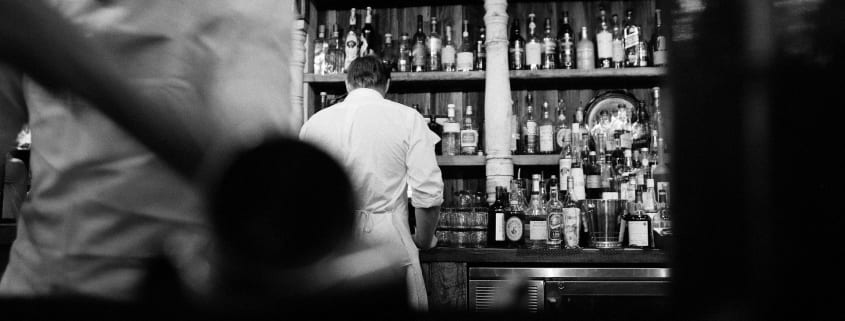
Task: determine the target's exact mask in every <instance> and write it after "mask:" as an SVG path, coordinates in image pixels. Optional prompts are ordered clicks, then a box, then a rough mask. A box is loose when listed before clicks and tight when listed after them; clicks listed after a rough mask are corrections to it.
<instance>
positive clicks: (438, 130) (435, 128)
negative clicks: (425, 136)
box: [425, 106, 443, 155]
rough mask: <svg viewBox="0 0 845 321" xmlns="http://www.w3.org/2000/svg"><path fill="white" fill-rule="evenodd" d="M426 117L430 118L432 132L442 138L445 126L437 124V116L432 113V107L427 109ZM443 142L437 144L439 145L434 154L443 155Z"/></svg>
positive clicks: (436, 145) (435, 146)
mask: <svg viewBox="0 0 845 321" xmlns="http://www.w3.org/2000/svg"><path fill="white" fill-rule="evenodd" d="M425 115H426V116H427V117H428V129H431V131H432V132H434V133H435V134H436V135H437V137H442V136H443V125H440V124H438V123H437V116H436V115H435V114H434V113H433V112H431V107H429V106H426V107H425ZM442 141H443V140H442V139H441V140H440V141H438V142H437V144H435V145H434V152H435V154H437V155H441V154H442V150H441V148H442V146H441V144H442Z"/></svg>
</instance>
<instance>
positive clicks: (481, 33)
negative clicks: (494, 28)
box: [475, 26, 487, 70]
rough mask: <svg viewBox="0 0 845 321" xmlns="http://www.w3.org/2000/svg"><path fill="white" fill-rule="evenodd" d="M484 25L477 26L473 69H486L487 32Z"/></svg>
mask: <svg viewBox="0 0 845 321" xmlns="http://www.w3.org/2000/svg"><path fill="white" fill-rule="evenodd" d="M485 32H486V31H485V29H484V26H480V27H478V40H476V42H475V53H476V54H475V70H485V69H487V48H486V47H485V46H487V34H486V33H485Z"/></svg>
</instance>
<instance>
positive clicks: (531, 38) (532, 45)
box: [525, 13, 543, 70]
mask: <svg viewBox="0 0 845 321" xmlns="http://www.w3.org/2000/svg"><path fill="white" fill-rule="evenodd" d="M536 30H537V24H536V23H535V22H534V13H529V14H528V41H526V43H525V66H526V68H527V69H529V70H538V69H540V65H541V64H542V63H543V60H542V57H543V45H542V44H541V43H540V38H538V37H537V33H536Z"/></svg>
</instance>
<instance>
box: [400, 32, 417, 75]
mask: <svg viewBox="0 0 845 321" xmlns="http://www.w3.org/2000/svg"><path fill="white" fill-rule="evenodd" d="M413 59H414V55H413V53H412V51H411V43H410V41H409V37H408V33H407V32H406V33H403V34H402V38H401V40H400V41H399V58H398V60H397V61H396V70H397V71H401V72H409V71H411V70H412V65H411V64H412V62H413Z"/></svg>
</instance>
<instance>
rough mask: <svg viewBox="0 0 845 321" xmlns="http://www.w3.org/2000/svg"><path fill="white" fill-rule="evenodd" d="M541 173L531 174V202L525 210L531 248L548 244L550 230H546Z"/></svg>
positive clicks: (528, 240) (528, 241) (528, 242)
mask: <svg viewBox="0 0 845 321" xmlns="http://www.w3.org/2000/svg"><path fill="white" fill-rule="evenodd" d="M541 180H542V177H541V176H540V174H534V175H531V202H530V204H529V205H528V209H527V210H526V211H525V218H526V221H528V224H526V225H525V227H524V229H525V234H526V235H528V239H527V240H526V245H527V246H528V248H530V249H542V248H544V247H545V246H546V239H547V238H548V231H547V230H546V222H547V219H548V218H547V217H546V209H545V207H544V206H543V202H542V200H541V199H540V181H541Z"/></svg>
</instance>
